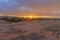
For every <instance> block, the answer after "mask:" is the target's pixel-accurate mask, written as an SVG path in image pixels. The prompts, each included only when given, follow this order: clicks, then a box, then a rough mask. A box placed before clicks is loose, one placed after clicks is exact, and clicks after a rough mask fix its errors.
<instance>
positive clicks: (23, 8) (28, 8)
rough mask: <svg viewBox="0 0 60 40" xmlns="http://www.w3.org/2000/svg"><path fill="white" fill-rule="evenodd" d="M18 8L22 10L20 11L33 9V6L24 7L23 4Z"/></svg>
mask: <svg viewBox="0 0 60 40" xmlns="http://www.w3.org/2000/svg"><path fill="white" fill-rule="evenodd" d="M20 10H22V11H34V9H33V8H31V7H24V6H22V7H20Z"/></svg>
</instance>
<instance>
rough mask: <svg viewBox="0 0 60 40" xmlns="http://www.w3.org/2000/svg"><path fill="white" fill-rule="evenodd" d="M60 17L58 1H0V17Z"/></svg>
mask: <svg viewBox="0 0 60 40" xmlns="http://www.w3.org/2000/svg"><path fill="white" fill-rule="evenodd" d="M27 14H35V15H39V16H60V0H0V15H19V16H22V15H27Z"/></svg>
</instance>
